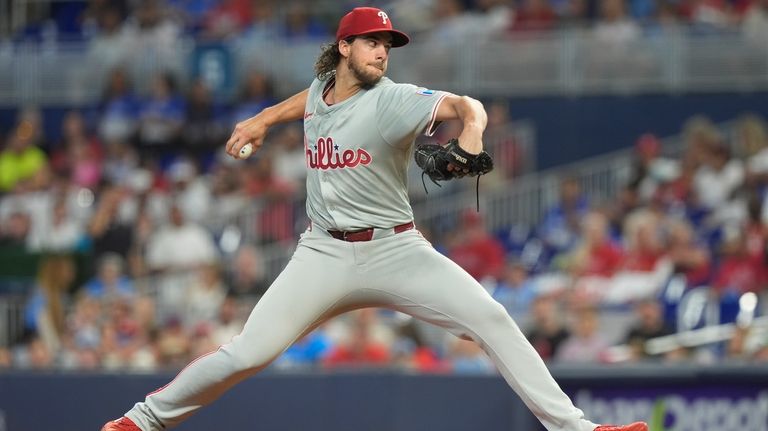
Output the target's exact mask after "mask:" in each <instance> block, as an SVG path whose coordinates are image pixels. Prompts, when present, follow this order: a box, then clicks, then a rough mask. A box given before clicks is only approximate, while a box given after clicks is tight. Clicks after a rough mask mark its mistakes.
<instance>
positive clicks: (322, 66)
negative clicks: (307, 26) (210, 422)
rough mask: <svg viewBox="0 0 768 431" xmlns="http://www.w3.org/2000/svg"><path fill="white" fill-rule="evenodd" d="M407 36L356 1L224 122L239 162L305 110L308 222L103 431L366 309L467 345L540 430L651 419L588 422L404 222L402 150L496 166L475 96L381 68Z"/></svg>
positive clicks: (481, 168) (243, 371)
mask: <svg viewBox="0 0 768 431" xmlns="http://www.w3.org/2000/svg"><path fill="white" fill-rule="evenodd" d="M408 42H409V38H408V36H407V35H406V34H404V33H402V32H400V31H398V30H395V29H394V28H393V27H392V22H391V20H390V19H389V16H388V15H387V14H386V13H385V12H384V11H382V10H379V9H376V8H370V7H360V8H356V9H354V10H352V11H351V12H349V13H348V14H347V15H345V16H344V17H343V18H342V19H341V21H340V23H339V28H338V31H337V33H336V41H335V43H333V44H330V45H328V46H327V47H325V48H324V50H323V52H322V53H321V55H320V57H319V59H318V60H317V63H316V65H315V69H316V76H317V78H316V79H315V80H314V81H313V82H312V84H311V85H310V86H309V88H308V89H306V90H304V91H302V92H300V93H298V94H296V95H294V96H292V97H290V98H288V99H286V100H285V101H283V102H281V103H279V104H277V105H275V106H273V107H271V108H267V109H265V110H264V111H263V112H261V113H260V114H258V115H256V116H255V117H253V118H251V119H248V120H246V121H244V122H242V123H239V124H238V125H237V126H236V127H235V129H234V132H233V133H232V136H231V138H230V139H229V141H228V142H227V144H226V150H227V152H228V153H229V154H230V155H232V156H233V157H236V158H237V157H240V154H241V152H240V151H241V149H242V148H243V147H244V146H245V145H247V144H250V145H251V146H252V148H253V150H254V151H257V150H258V148H259V147H260V146H261V144H262V142H263V140H264V137H265V135H266V134H267V131H268V130H269V128H270V127H271V126H273V125H275V124H277V123H283V122H288V121H295V120H298V119H303V120H304V133H305V139H304V145H305V148H304V150H305V153H306V161H307V169H308V177H307V214H308V216H309V219H310V220H311V224H310V226H309V227H308V228H307V230H306V231H305V232H304V233H303V234H302V235H301V238H300V239H299V242H298V245H297V248H296V251H295V253H294V255H293V257H292V258H291V260H290V262H289V263H288V265H287V266H286V267H285V269H284V270H283V272H282V273H281V274H280V275H279V276H278V277H277V279H276V280H275V281H274V283H273V284H272V286H271V287H270V288H269V290H268V291H267V292H266V294H265V295H264V296H263V297H262V298H261V300H260V301H259V302H258V304H257V305H256V306H255V307H254V309H253V311H252V312H251V315H250V317H249V318H248V321H247V322H246V324H245V327H244V328H243V331H242V332H241V333H240V334H239V335H238V336H236V337H234V338H233V339H232V341H231V342H230V343H228V344H225V345H223V346H221V347H220V348H219V349H218V350H216V351H215V352H212V353H209V354H207V355H205V356H203V357H200V358H198V359H196V360H195V361H193V362H192V363H191V364H189V366H187V367H186V368H185V369H184V370H182V371H181V372H180V373H179V375H178V376H176V378H175V379H174V380H173V381H171V382H170V383H169V384H167V385H166V386H164V387H162V388H160V389H158V390H156V391H154V392H152V393H150V394H149V395H147V396H146V399H145V400H144V401H143V402H139V403H137V404H136V405H135V406H134V407H133V408H132V409H131V410H129V411H128V412H127V413H125V416H124V417H122V418H120V419H117V420H114V421H111V422H109V423H107V424H106V425H104V427H103V428H102V431H140V430H141V431H160V430H163V429H166V428H171V427H173V426H175V425H177V424H179V423H180V422H181V421H183V420H184V419H186V418H188V417H189V416H191V415H192V414H193V413H195V412H196V411H198V410H199V409H200V408H202V407H203V406H206V405H208V404H209V403H211V402H212V401H214V400H215V399H216V398H218V397H219V396H220V395H222V394H223V393H224V392H225V391H227V390H228V389H229V388H231V387H232V386H234V385H235V384H237V383H238V382H240V381H242V380H244V379H246V378H248V377H249V376H252V375H254V374H256V373H258V372H259V371H260V370H263V369H264V368H265V367H267V366H268V365H269V364H270V362H271V361H273V360H274V359H275V358H277V357H278V356H279V355H280V354H281V353H282V352H283V351H284V350H285V349H286V348H287V347H288V346H290V345H291V344H292V343H293V342H295V341H296V340H298V339H299V338H300V337H302V336H303V335H305V334H307V333H309V332H310V331H312V330H313V329H314V328H316V327H317V326H318V325H320V324H322V323H323V322H324V321H326V320H328V319H330V318H332V317H334V316H336V315H339V314H341V313H344V312H347V311H349V310H353V309H356V308H362V307H371V306H377V307H386V308H390V309H393V310H397V311H400V312H403V313H406V314H409V315H411V316H414V317H416V318H419V319H422V320H425V321H427V322H431V323H433V324H435V325H439V326H441V327H443V328H445V329H447V330H448V331H450V332H452V333H453V334H455V335H456V336H459V337H462V338H467V339H471V340H473V341H475V342H476V343H478V345H480V346H482V348H483V349H484V350H485V352H486V353H487V354H488V355H489V356H490V357H491V358H492V359H493V361H494V362H495V364H496V365H497V367H498V368H499V370H500V371H501V374H502V375H503V376H504V378H505V379H506V381H507V383H508V384H509V385H510V386H511V387H512V389H513V390H514V391H515V392H516V393H517V394H518V395H519V396H520V397H521V398H522V400H523V401H524V402H525V404H526V405H527V406H528V407H529V408H530V409H531V411H533V413H534V414H535V415H536V416H537V417H538V419H539V420H541V422H542V423H543V424H544V426H545V427H546V428H547V429H548V430H549V431H646V430H647V429H648V427H647V426H646V425H645V424H644V423H641V422H637V423H634V424H630V425H625V426H610V425H601V426H598V425H597V424H594V423H592V422H590V421H589V420H587V419H585V418H584V415H583V413H582V411H581V410H579V409H578V408H576V407H575V406H574V405H573V403H572V402H571V400H570V399H569V398H568V397H567V396H566V395H565V393H563V391H562V390H561V389H560V387H559V386H558V385H557V383H556V382H555V380H554V379H553V378H552V376H551V375H550V373H549V371H548V370H547V368H546V367H545V365H544V362H543V361H542V360H541V358H540V357H539V356H538V355H537V354H536V351H535V350H534V349H533V347H531V345H530V344H529V343H528V342H527V341H526V339H525V337H524V336H523V334H522V333H521V331H520V329H519V328H518V327H517V325H516V324H515V322H514V321H513V320H512V318H511V317H510V316H509V314H507V312H506V311H505V309H504V307H502V306H501V305H500V304H499V303H497V302H495V301H494V300H493V299H492V298H491V296H490V295H489V294H488V293H487V292H486V291H485V289H484V288H483V287H482V286H481V285H480V284H479V283H478V282H477V281H475V280H474V279H473V278H472V277H471V276H470V275H469V274H467V273H466V272H465V271H464V270H462V269H461V268H460V267H459V266H458V265H456V264H455V263H453V262H452V261H450V260H449V259H448V258H446V257H445V256H443V255H441V254H440V253H438V252H437V251H436V250H435V249H434V248H433V247H432V246H431V245H430V243H429V242H428V241H427V240H425V239H424V237H422V236H421V234H420V233H419V231H418V230H417V229H416V227H415V226H414V223H413V212H412V210H411V206H410V204H409V202H408V195H407V193H406V169H407V167H408V164H409V163H410V161H411V158H412V157H414V156H415V158H416V161H417V163H418V164H419V166H421V167H422V169H424V171H425V174H426V175H429V177H430V178H432V179H433V180H435V181H445V180H451V179H453V178H458V177H463V176H465V175H469V176H477V175H482V174H484V173H486V172H488V171H490V170H491V169H492V167H493V164H492V161H491V158H490V156H488V154H487V153H485V152H484V151H483V142H482V136H483V130H484V129H485V126H486V114H485V110H484V109H483V106H482V104H481V103H480V102H478V101H476V100H474V99H472V98H469V97H467V96H457V95H454V94H451V93H447V92H443V91H433V90H427V89H425V88H420V87H417V86H414V85H410V84H398V83H394V82H392V81H391V80H389V79H388V78H386V77H385V76H384V75H385V73H386V71H387V66H388V60H389V52H390V48H396V47H400V46H403V45H405V44H407V43H408ZM454 119H456V120H459V121H461V123H462V124H463V130H462V132H461V134H460V135H459V136H458V137H457V139H455V140H452V141H451V142H449V143H447V144H446V145H444V146H440V145H433V146H426V147H422V148H418V149H415V148H414V140H415V139H416V137H417V136H418V135H419V134H421V133H426V134H428V135H429V134H432V133H433V132H434V130H435V127H436V126H437V125H438V124H439V123H440V122H441V121H445V120H454ZM249 150H250V149H249ZM245 154H246V155H247V152H246V153H245Z"/></svg>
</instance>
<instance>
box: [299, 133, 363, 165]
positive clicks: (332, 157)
mask: <svg viewBox="0 0 768 431" xmlns="http://www.w3.org/2000/svg"><path fill="white" fill-rule="evenodd" d="M306 152H307V164H308V165H309V167H310V168H312V169H343V168H354V167H355V166H357V165H364V166H365V165H368V164H370V163H371V155H370V154H368V152H367V151H365V150H364V149H362V148H358V149H357V150H350V149H346V150H344V151H339V147H338V146H337V145H334V144H333V138H331V137H328V138H320V139H318V140H317V145H313V146H312V147H310V146H309V144H307V146H306Z"/></svg>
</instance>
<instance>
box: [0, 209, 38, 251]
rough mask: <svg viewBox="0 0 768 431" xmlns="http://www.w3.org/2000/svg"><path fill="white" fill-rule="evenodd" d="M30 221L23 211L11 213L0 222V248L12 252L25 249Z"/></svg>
mask: <svg viewBox="0 0 768 431" xmlns="http://www.w3.org/2000/svg"><path fill="white" fill-rule="evenodd" d="M30 226H31V221H30V217H29V214H27V213H26V212H24V211H17V212H13V213H11V214H10V215H9V216H8V217H7V218H5V219H4V220H3V221H2V223H0V248H2V249H4V250H7V251H10V252H13V251H16V252H19V251H23V250H26V249H27V238H28V236H29V230H30Z"/></svg>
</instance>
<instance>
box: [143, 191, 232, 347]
mask: <svg viewBox="0 0 768 431" xmlns="http://www.w3.org/2000/svg"><path fill="white" fill-rule="evenodd" d="M217 254H218V252H217V250H216V245H215V244H214V242H213V239H212V237H211V234H210V233H209V232H208V231H206V230H205V229H204V228H203V227H202V226H200V225H199V224H196V223H193V222H190V221H188V220H186V219H185V218H184V214H183V212H182V210H181V208H180V207H179V206H178V205H176V204H175V203H174V204H173V205H172V207H171V212H170V216H169V220H168V222H167V223H165V224H164V225H162V226H160V227H159V228H158V229H157V230H156V231H155V232H154V234H153V236H152V237H151V238H150V239H149V242H148V243H147V255H146V260H147V265H148V267H149V269H150V271H152V273H153V274H155V275H157V277H158V280H157V283H158V297H157V298H158V304H157V305H158V312H159V314H160V316H159V319H160V321H161V322H168V321H170V320H179V319H180V318H181V316H182V313H183V310H184V303H185V298H186V296H187V295H188V293H189V285H190V283H191V282H192V280H194V278H195V276H196V274H195V272H194V270H195V269H196V268H199V267H200V266H201V265H205V264H211V263H214V262H216V260H217V258H218V256H217ZM181 323H182V322H180V321H179V322H178V324H179V325H181ZM171 329H173V328H171ZM174 334H175V331H171V333H170V335H174Z"/></svg>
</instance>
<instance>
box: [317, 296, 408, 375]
mask: <svg viewBox="0 0 768 431" xmlns="http://www.w3.org/2000/svg"><path fill="white" fill-rule="evenodd" d="M352 318H353V322H352V324H351V327H350V328H349V333H348V334H347V336H346V337H344V338H343V339H342V340H340V341H339V342H338V343H336V344H335V345H334V347H333V348H332V349H331V350H330V351H329V352H328V354H327V355H326V356H325V357H324V358H323V359H322V364H323V366H325V367H328V368H337V367H384V366H387V365H389V364H390V363H391V359H392V357H391V351H390V348H391V343H392V341H393V340H392V338H391V334H390V331H389V329H388V328H386V327H385V326H383V325H382V323H381V322H380V321H379V319H378V311H377V310H376V309H373V308H367V309H362V310H357V311H356V312H354V313H352ZM338 323H339V322H336V324H338ZM382 331H383V332H385V333H387V335H382Z"/></svg>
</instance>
